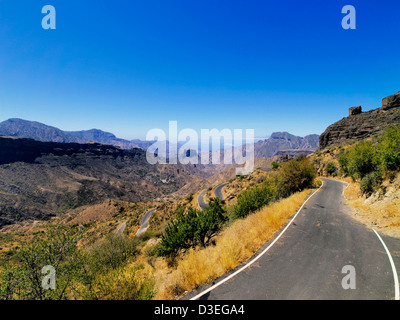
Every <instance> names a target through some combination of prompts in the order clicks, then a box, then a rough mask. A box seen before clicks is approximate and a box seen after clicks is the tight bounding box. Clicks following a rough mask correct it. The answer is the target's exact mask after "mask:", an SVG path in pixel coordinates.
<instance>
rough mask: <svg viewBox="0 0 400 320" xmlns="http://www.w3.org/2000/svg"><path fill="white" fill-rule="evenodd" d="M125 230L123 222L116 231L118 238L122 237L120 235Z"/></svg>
mask: <svg viewBox="0 0 400 320" xmlns="http://www.w3.org/2000/svg"><path fill="white" fill-rule="evenodd" d="M125 228H126V221H124V222H123V223H121V225H120V226H119V228H118V230H117V234H118V235H119V236H122V234H123V233H124V230H125Z"/></svg>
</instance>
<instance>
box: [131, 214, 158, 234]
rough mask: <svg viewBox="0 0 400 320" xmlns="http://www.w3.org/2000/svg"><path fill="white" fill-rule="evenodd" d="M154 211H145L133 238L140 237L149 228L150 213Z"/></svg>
mask: <svg viewBox="0 0 400 320" xmlns="http://www.w3.org/2000/svg"><path fill="white" fill-rule="evenodd" d="M155 210H156V209H150V210H149V211H147V212H146V213H145V214H144V215H143V217H142V220H141V221H140V228H139V229H138V231H136V233H135V237H140V236H141V235H142V234H143V233H145V232H146V230H147V228H148V227H149V220H150V217H151V215H152V213H153V212H154V211H155Z"/></svg>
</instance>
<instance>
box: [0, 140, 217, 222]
mask: <svg viewBox="0 0 400 320" xmlns="http://www.w3.org/2000/svg"><path fill="white" fill-rule="evenodd" d="M214 173H215V171H213V169H212V168H203V167H202V166H200V165H199V166H195V165H179V164H178V165H174V166H172V165H150V164H149V163H148V162H147V160H146V154H145V151H144V150H142V149H131V150H123V149H120V148H117V147H113V146H110V145H102V144H96V143H92V144H77V143H55V142H40V141H34V140H31V139H20V138H4V137H2V138H1V137H0V227H1V226H3V225H6V224H12V223H15V222H16V221H21V220H26V219H37V220H43V219H47V218H49V217H51V216H53V215H57V214H62V213H63V212H65V211H66V210H68V209H71V208H76V207H79V206H82V205H87V204H96V203H101V202H103V201H105V200H107V199H119V200H126V201H139V200H151V199H154V198H157V197H162V196H164V195H167V194H170V193H173V192H175V191H177V190H178V189H180V188H181V187H183V186H184V185H185V184H187V183H189V182H190V181H192V180H193V179H195V178H206V177H208V176H211V175H212V174H214Z"/></svg>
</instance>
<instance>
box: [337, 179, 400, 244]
mask: <svg viewBox="0 0 400 320" xmlns="http://www.w3.org/2000/svg"><path fill="white" fill-rule="evenodd" d="M384 186H385V187H386V191H385V193H383V192H382V191H379V192H376V193H374V194H373V195H372V196H371V197H369V198H366V197H365V196H362V193H361V191H360V186H359V184H358V183H354V182H352V183H350V185H349V187H348V188H347V189H346V190H345V193H344V194H345V197H346V199H347V204H348V205H349V206H350V207H351V208H352V212H353V216H354V218H356V219H357V220H359V221H360V222H362V223H364V224H365V225H367V226H369V227H371V228H374V229H377V230H379V231H380V232H382V233H384V234H387V235H389V236H392V237H396V238H400V175H398V176H397V178H396V179H395V181H394V182H392V183H388V182H387V181H386V182H385V183H384Z"/></svg>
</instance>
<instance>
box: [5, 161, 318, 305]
mask: <svg viewBox="0 0 400 320" xmlns="http://www.w3.org/2000/svg"><path fill="white" fill-rule="evenodd" d="M315 177H316V171H315V167H314V165H313V164H312V162H311V161H310V160H309V159H308V158H306V157H305V156H299V157H298V158H296V159H293V160H290V161H288V162H286V163H281V164H279V166H276V168H275V170H274V171H272V172H269V173H267V174H266V175H265V176H263V177H262V179H261V178H260V177H259V178H257V179H250V178H249V182H250V181H251V182H250V183H249V184H248V186H247V187H246V190H243V191H242V192H241V194H240V195H239V197H238V199H237V202H236V203H235V204H234V205H233V206H230V207H227V206H226V205H225V202H223V201H222V202H221V201H220V200H218V199H210V202H209V207H208V208H206V209H204V210H203V211H200V210H197V209H194V208H193V207H191V206H190V205H191V202H190V201H189V202H188V201H187V200H184V201H181V202H179V205H178V206H177V207H175V210H174V212H173V213H172V214H171V215H170V216H171V220H170V222H169V224H168V225H163V224H161V225H160V224H158V226H159V228H160V229H159V230H150V231H148V232H146V233H145V234H144V235H142V236H141V237H139V238H137V237H132V236H129V235H128V234H123V235H117V234H115V233H111V234H109V235H108V236H106V237H103V238H102V239H100V240H98V241H94V242H93V241H87V239H86V237H87V236H88V235H89V234H88V233H87V232H86V231H87V230H86V229H85V228H83V229H81V228H78V227H77V226H76V225H69V226H67V224H65V225H64V224H61V225H62V226H58V227H46V228H45V229H44V230H43V231H42V232H37V233H36V234H34V235H32V237H33V238H32V239H33V240H32V241H26V242H25V243H23V246H21V247H17V248H15V250H14V251H13V252H12V254H10V255H9V256H6V257H5V256H4V255H3V260H2V263H1V264H0V299H29V300H33V299H38V300H41V299H114V300H122V299H152V298H154V297H164V298H173V297H176V296H179V295H180V294H182V293H183V291H184V290H191V289H193V288H194V287H193V285H195V286H196V285H199V284H201V283H204V282H205V281H208V280H210V279H211V278H212V277H213V274H216V275H220V274H221V272H226V271H227V270H229V269H230V268H233V267H235V266H236V265H237V264H238V263H240V262H242V261H243V259H247V258H249V257H250V256H251V254H253V253H254V252H255V251H256V250H257V249H258V248H259V246H260V245H261V244H262V243H264V242H265V241H266V240H268V237H271V236H272V235H273V234H274V233H275V232H276V231H277V230H279V228H280V227H281V226H282V224H283V223H284V222H285V221H287V218H288V217H290V215H292V214H293V213H294V212H295V209H296V208H297V207H298V205H299V202H301V201H304V198H305V196H306V193H302V194H301V196H299V197H297V198H296V201H292V200H290V201H289V200H288V201H289V202H287V204H286V205H285V206H283V207H282V206H281V205H278V203H279V201H280V200H281V199H282V198H287V197H289V196H291V195H292V194H294V193H295V194H299V191H302V190H304V189H306V188H311V187H313V186H314V180H315ZM237 179H238V180H243V179H244V178H243V177H237ZM293 199H294V198H293ZM272 203H273V204H272ZM289 203H292V204H293V206H292V205H289ZM271 205H275V207H274V208H275V209H273V210H272V209H271V210H266V209H265V208H269V207H270V206H271ZM271 208H272V207H271ZM278 208H280V209H279V210H278ZM283 209H284V210H283ZM260 210H264V211H263V212H264V213H263V214H261V215H257V213H258V212H260ZM248 219H250V220H252V221H253V222H252V224H251V227H250V225H249V226H247V227H246V228H249V229H248V230H247V231H246V232H245V233H244V234H243V232H241V233H239V231H237V230H239V229H240V228H241V227H240V225H241V224H243V223H248V222H246V221H250V220H248ZM260 219H262V220H260ZM256 227H257V228H256ZM232 228H236V229H232ZM237 228H239V229H237ZM230 230H236V231H230ZM232 232H233V233H232ZM246 233H248V234H247V235H246ZM253 233H254V234H253ZM228 234H230V236H229V239H231V238H230V237H232V236H233V235H234V237H236V238H237V239H236V240H235V241H233V240H232V239H231V240H229V241H230V242H231V245H232V244H233V245H234V246H235V248H232V247H231V245H228V244H227V243H226V242H225V240H223V239H224V237H226V236H227V235H228ZM224 235H225V236H224ZM90 236H91V237H93V232H92V231H91V232H90ZM245 238H246V239H245ZM226 239H228V238H226ZM238 243H241V244H242V245H241V246H239V245H238ZM211 248H215V251H213V252H214V253H213V255H214V258H215V259H216V260H215V261H214V262H213V263H216V261H219V262H218V263H219V264H221V265H218V264H214V265H213V268H215V270H214V271H215V272H214V271H213V270H211V269H210V268H211V266H207V268H208V269H210V270H208V271H206V270H203V271H201V270H199V268H200V267H201V266H200V265H198V266H197V265H196V266H192V270H191V272H193V271H195V270H197V271H196V272H197V273H196V276H195V277H194V278H196V279H194V278H192V280H190V277H192V276H193V274H192V276H190V272H187V271H188V270H187V269H188V268H189V267H188V265H187V264H188V263H190V261H192V262H193V261H194V260H196V259H198V257H197V256H196V252H198V254H200V255H201V254H204V252H206V251H205V250H210V249H211ZM237 250H239V251H237ZM218 252H219V253H218ZM218 254H219V255H220V256H219V257H218V256H217V255H218ZM191 259H192V260H191ZM193 259H194V260H193ZM171 262H173V263H171ZM163 263H167V266H165V267H164V265H163ZM48 265H50V266H53V267H54V268H55V270H56V283H57V286H56V289H55V290H45V289H44V288H43V283H42V280H43V277H44V274H42V268H43V267H44V266H48ZM185 270H186V271H185ZM164 271H165V273H163V272H164ZM176 272H178V273H179V274H180V275H181V276H182V275H185V274H186V276H184V277H185V279H182V278H179V279H178V278H174V280H171V278H170V277H171V276H173V277H175V275H176ZM202 272H204V273H202ZM210 272H211V273H210ZM200 273H202V274H201V275H200ZM166 279H170V280H168V281H173V282H174V281H175V280H177V281H178V282H179V283H178V284H177V283H175V284H173V285H172V286H171V285H168V284H165V283H164V281H166ZM164 287H165V290H164V289H163V288H164ZM171 288H172V289H171ZM167 292H168V293H167Z"/></svg>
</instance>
